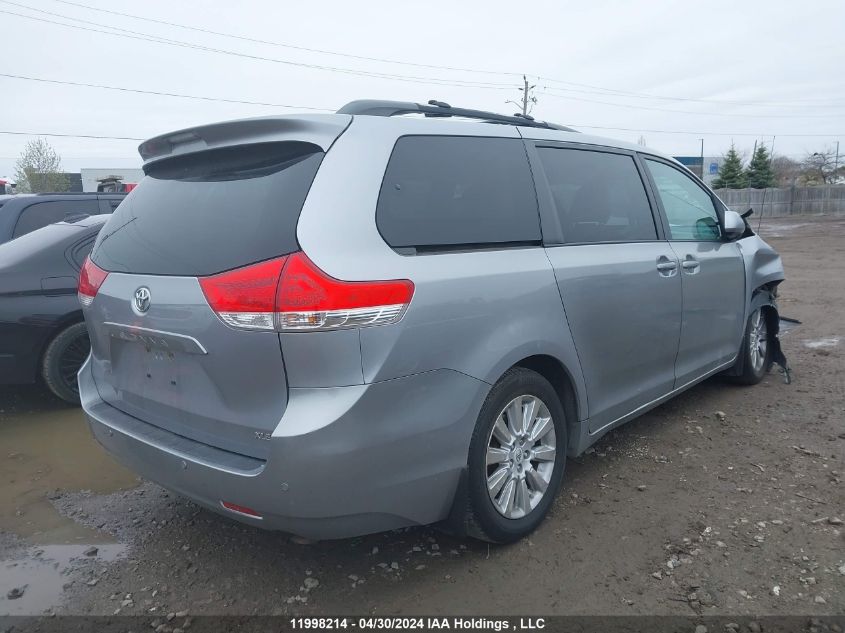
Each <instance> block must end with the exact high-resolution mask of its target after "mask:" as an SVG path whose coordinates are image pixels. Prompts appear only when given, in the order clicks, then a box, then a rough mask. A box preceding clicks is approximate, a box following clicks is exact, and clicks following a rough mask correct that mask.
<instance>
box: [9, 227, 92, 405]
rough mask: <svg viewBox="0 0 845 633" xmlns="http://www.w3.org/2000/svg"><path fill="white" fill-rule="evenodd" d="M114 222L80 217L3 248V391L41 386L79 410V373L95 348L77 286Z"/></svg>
mask: <svg viewBox="0 0 845 633" xmlns="http://www.w3.org/2000/svg"><path fill="white" fill-rule="evenodd" d="M108 217H109V216H107V215H96V216H89V217H78V218H77V219H76V220H70V221H67V222H59V223H58V224H51V225H49V226H46V227H43V228H41V229H38V230H37V231H32V232H30V233H28V234H26V235H24V236H23V237H21V238H18V239H14V240H12V241H10V242H7V243H6V244H0V384H25V383H32V382H36V381H38V380H39V379H41V380H43V381H44V383H45V384H46V385H47V387H48V388H49V389H50V391H52V392H53V393H54V394H56V395H57V396H58V397H59V398H61V399H62V400H66V401H67V402H71V403H78V402H79V387H78V385H77V382H76V373H77V372H78V371H79V367H80V366H81V365H82V363H83V362H84V361H85V358H86V357H87V356H88V351H89V349H90V344H89V342H88V332H87V331H86V329H85V323H84V321H83V319H82V311H81V310H80V306H79V300H78V299H77V296H76V284H77V278H78V276H79V270H80V268H81V266H82V263H83V262H84V261H85V257H86V256H87V255H88V252H89V251H90V250H91V247H92V246H93V245H94V239H95V238H96V237H97V233H99V231H100V229H101V228H102V226H103V224H105V222H106V220H107V219H108Z"/></svg>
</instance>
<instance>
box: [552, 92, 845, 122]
mask: <svg viewBox="0 0 845 633" xmlns="http://www.w3.org/2000/svg"><path fill="white" fill-rule="evenodd" d="M540 94H542V95H546V96H548V97H552V98H555V99H569V100H570V101H583V102H585V103H599V104H602V105H608V106H614V107H617V108H626V109H628V108H633V109H635V110H653V111H656V112H674V113H677V114H692V115H696V116H726V117H743V118H745V117H749V118H754V119H758V118H766V119H808V118H841V117H842V115H841V114H744V113H743V114H729V113H727V112H692V111H691V110H673V109H671V108H655V107H652V106H642V105H631V104H629V103H613V102H610V101H599V100H597V99H584V98H583V97H571V96H567V95H558V94H554V93H552V92H540Z"/></svg>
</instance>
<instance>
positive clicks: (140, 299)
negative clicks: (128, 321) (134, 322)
mask: <svg viewBox="0 0 845 633" xmlns="http://www.w3.org/2000/svg"><path fill="white" fill-rule="evenodd" d="M149 309H150V289H149V288H147V287H146V286H141V287H140V288H138V289H137V290H136V291H135V310H136V311H137V312H140V313H142V314H143V313H144V312H146V311H147V310H149Z"/></svg>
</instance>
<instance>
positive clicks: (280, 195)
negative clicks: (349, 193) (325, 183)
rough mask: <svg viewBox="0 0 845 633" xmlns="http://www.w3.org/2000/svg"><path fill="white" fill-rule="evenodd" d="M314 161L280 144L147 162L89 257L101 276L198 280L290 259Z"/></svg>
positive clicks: (303, 146) (318, 153)
mask: <svg viewBox="0 0 845 633" xmlns="http://www.w3.org/2000/svg"><path fill="white" fill-rule="evenodd" d="M322 158H323V152H322V150H321V149H320V148H319V147H317V146H316V145H312V144H309V143H300V142H291V141H288V142H277V143H260V144H253V145H245V146H238V147H227V148H221V149H215V150H209V151H205V152H199V153H196V154H190V155H186V156H179V157H175V158H171V159H166V160H163V161H161V162H159V163H154V164H153V165H151V166H150V167H149V168H148V170H147V176H146V178H144V179H143V180H142V181H141V182H140V183H139V184H138V186H137V187H135V189H133V190H132V193H130V194H129V195H128V196H127V197H126V198H124V199H123V201H122V202H121V203H120V205H119V206H118V207H117V209H115V211H114V215H112V217H111V219H109V221H108V222H107V223H106V225H105V227H104V228H103V230H102V231H101V232H100V235H99V237H98V239H97V244H96V245H95V247H94V252H93V254H92V256H91V257H92V259H93V261H94V262H95V263H96V264H97V265H98V266H100V267H101V268H103V269H104V270H111V271H122V272H131V273H147V274H154V275H187V276H203V275H211V274H214V273H218V272H222V271H224V270H231V269H233V268H239V267H241V266H246V265H247V264H251V263H254V262H258V261H262V260H265V259H271V258H273V257H278V256H280V255H285V254H287V253H291V252H293V251H295V250H297V248H298V245H297V241H296V225H297V222H298V220H299V214H300V211H301V210H302V205H303V204H304V203H305V197H306V196H307V195H308V190H309V189H310V187H311V182H312V181H313V180H314V176H315V175H316V173H317V169H318V168H319V166H320V162H321V160H322Z"/></svg>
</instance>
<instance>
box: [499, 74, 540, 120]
mask: <svg viewBox="0 0 845 633" xmlns="http://www.w3.org/2000/svg"><path fill="white" fill-rule="evenodd" d="M536 87H537V85H536V84H534V85H532V86H529V85H528V77H526V76H525V75H523V76H522V88H520V89H519V90H520V92H522V99H521V101H522V103H519V102H517V101H513V100H510V99H509V100H508V101H505V103H512V104H514V105H515V106H516V107H517V108H520V109H521V110H522V116H528V113H529V112H530V108H529V104H530V105H531V106H533V105H534V104H536V103H537V97H535V96H534V95H532V94H531V92H532V91H533V90H534V88H536Z"/></svg>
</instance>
